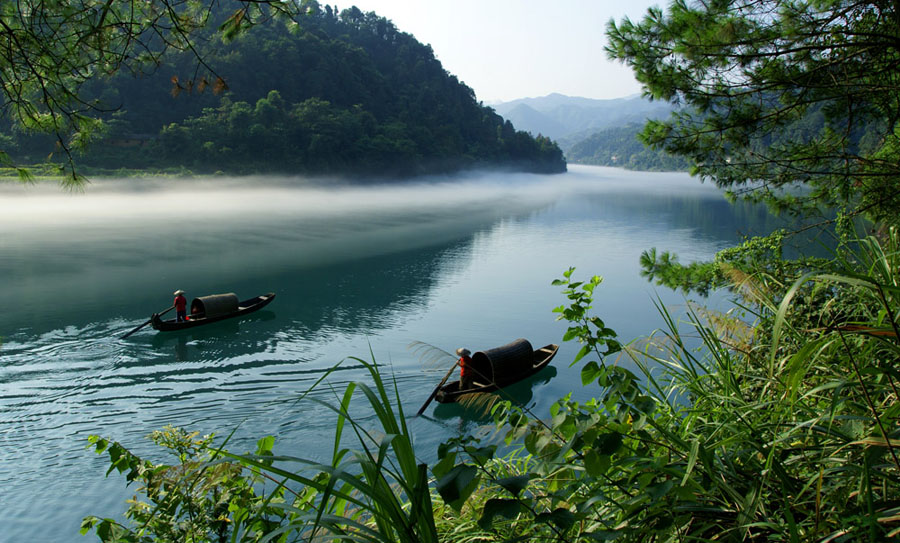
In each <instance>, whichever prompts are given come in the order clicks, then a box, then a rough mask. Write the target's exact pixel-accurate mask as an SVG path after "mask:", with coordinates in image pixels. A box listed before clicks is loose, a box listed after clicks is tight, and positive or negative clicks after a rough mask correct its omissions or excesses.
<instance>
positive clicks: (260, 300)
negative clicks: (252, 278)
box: [150, 292, 275, 332]
mask: <svg viewBox="0 0 900 543" xmlns="http://www.w3.org/2000/svg"><path fill="white" fill-rule="evenodd" d="M274 299H275V293H274V292H270V293H268V294H263V295H262V296H256V297H255V298H250V299H248V300H244V301H241V302H239V301H238V297H237V295H236V294H234V293H233V292H229V293H228V294H214V295H212V296H201V297H199V298H194V300H193V301H192V302H191V311H190V314H189V315H188V320H186V321H181V322H177V321H176V319H167V320H163V319H162V318H160V316H159V314H157V313H154V314H153V316H152V317H150V324H151V325H152V326H153V328H155V329H157V330H159V331H160V332H174V331H176V330H186V329H188V328H194V327H195V326H203V325H204V324H211V323H214V322H218V321H222V320H225V319H231V318H234V317H241V316H243V315H249V314H250V313H253V312H254V311H259V310H260V309H262V308H264V307H265V306H267V305H269V303H270V302H271V301H272V300H274Z"/></svg>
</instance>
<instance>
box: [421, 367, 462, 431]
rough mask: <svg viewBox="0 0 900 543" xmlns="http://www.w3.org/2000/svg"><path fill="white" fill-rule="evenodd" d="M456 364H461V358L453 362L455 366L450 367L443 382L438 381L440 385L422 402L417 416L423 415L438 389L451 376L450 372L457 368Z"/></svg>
mask: <svg viewBox="0 0 900 543" xmlns="http://www.w3.org/2000/svg"><path fill="white" fill-rule="evenodd" d="M456 366H459V360H457V361H456V364H453V367H452V368H450V371H448V372H447V375H445V376H444V378H443V379H441V382H440V383H438V386H436V387H435V388H434V390H432V391H431V396H429V397H428V399H427V400H425V403H423V404H422V407H420V408H419V412H418V413H416V416H417V417H418V416H419V415H421V414H422V412H423V411H425V408H426V407H428V404H430V403H431V400H433V399H434V397H435V396H437V393H438V390H440V389H441V387H442V386H444V383H446V382H447V379H448V378H449V377H450V374H451V373H453V370H455V369H456Z"/></svg>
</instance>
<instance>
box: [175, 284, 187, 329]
mask: <svg viewBox="0 0 900 543" xmlns="http://www.w3.org/2000/svg"><path fill="white" fill-rule="evenodd" d="M174 294H175V301H174V302H172V305H174V306H175V321H176V322H184V321H185V320H186V319H187V298H185V297H184V291H183V290H181V289H178V290H176V291H175V292H174Z"/></svg>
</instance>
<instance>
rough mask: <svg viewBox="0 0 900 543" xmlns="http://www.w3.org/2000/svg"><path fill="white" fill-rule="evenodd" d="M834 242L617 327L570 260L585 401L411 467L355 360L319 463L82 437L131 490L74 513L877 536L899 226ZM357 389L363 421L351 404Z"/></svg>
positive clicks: (215, 532) (582, 535) (271, 450)
mask: <svg viewBox="0 0 900 543" xmlns="http://www.w3.org/2000/svg"><path fill="white" fill-rule="evenodd" d="M845 249H846V251H847V252H846V253H844V256H843V257H842V258H841V259H840V260H841V262H842V265H843V266H845V271H844V272H843V273H841V274H833V273H829V274H815V273H814V274H809V275H806V276H804V277H802V278H800V279H799V280H797V281H795V282H794V283H793V284H792V285H790V287H789V288H788V289H787V290H786V292H784V291H783V290H782V289H780V288H774V289H773V288H772V286H773V285H774V286H776V287H778V286H779V285H778V282H777V281H775V280H774V279H775V278H772V277H767V276H764V275H760V276H757V277H752V278H751V277H747V278H744V280H743V281H742V282H741V283H740V284H739V285H737V286H738V287H739V292H740V293H741V299H742V301H743V304H744V307H745V308H747V309H749V308H752V309H753V311H754V314H753V317H754V318H755V319H756V320H755V321H754V322H752V323H751V322H748V320H747V315H743V316H742V315H739V314H727V315H721V314H714V313H710V312H707V311H705V310H702V309H699V308H698V309H695V310H692V311H690V312H689V315H688V318H687V321H686V322H676V320H675V319H674V318H673V317H671V316H670V315H668V313H666V310H665V308H660V310H661V311H662V312H663V314H664V315H665V316H666V318H667V321H668V323H669V325H668V328H667V329H666V330H664V331H661V332H659V333H658V334H655V335H653V336H650V337H648V338H644V339H643V340H641V341H636V342H632V343H629V344H627V345H622V344H620V343H619V340H618V338H617V337H616V334H615V332H614V331H613V330H611V329H609V328H608V327H607V326H606V325H605V324H604V322H603V321H602V320H601V319H600V318H598V317H597V316H596V315H595V314H594V311H592V307H591V306H592V304H593V294H594V292H595V290H596V289H597V288H600V283H601V279H600V278H599V277H596V276H595V277H592V278H590V279H589V280H586V281H579V280H577V279H576V278H575V277H574V274H573V270H571V269H570V270H569V271H567V272H566V273H565V276H564V278H562V279H560V280H558V281H556V282H555V284H557V285H559V286H561V287H562V288H563V292H564V294H565V297H566V300H567V301H566V303H565V304H564V305H561V306H560V307H559V308H557V309H556V312H557V313H558V314H559V316H560V318H562V319H564V320H566V321H567V322H568V323H569V325H570V327H569V330H568V332H567V333H566V339H567V340H570V341H578V342H580V343H581V344H582V349H581V351H580V352H579V354H578V357H577V359H576V360H575V361H574V362H573V363H578V364H580V366H581V376H582V382H583V385H584V386H587V387H590V388H592V389H593V390H594V394H593V396H594V398H595V399H592V400H589V401H587V402H576V401H573V400H572V399H571V397H570V396H567V397H565V398H561V399H560V400H559V401H558V402H556V403H555V404H554V405H553V406H552V408H551V409H550V412H549V413H541V414H535V413H529V412H527V411H524V410H523V409H522V408H521V407H520V406H516V405H513V404H511V403H509V402H499V403H495V404H494V405H493V407H492V412H493V414H494V418H495V421H496V423H497V428H498V430H499V432H500V436H501V439H495V440H491V441H480V440H479V439H476V438H474V437H472V436H460V437H457V438H453V439H450V440H448V441H447V442H445V443H443V444H442V445H440V447H439V450H438V455H437V461H436V462H435V463H434V464H433V465H431V466H430V467H427V466H426V465H425V464H424V463H423V462H421V461H420V460H419V459H418V457H417V455H416V451H415V450H414V449H413V448H412V445H411V443H412V441H411V436H410V434H409V429H408V427H407V426H406V424H405V415H404V413H405V410H404V406H403V404H402V401H401V399H400V392H399V390H397V389H396V388H395V389H394V390H393V391H392V392H391V393H389V392H388V390H389V388H390V384H386V383H385V382H384V381H383V380H382V375H381V374H380V373H379V369H378V368H377V367H376V366H375V365H374V364H366V366H367V367H368V368H369V371H370V375H371V386H369V385H366V384H362V383H358V384H353V385H350V386H349V387H348V388H347V390H346V391H345V393H344V395H343V396H342V397H341V398H340V401H339V403H338V404H337V405H330V404H327V403H322V402H318V403H319V405H320V407H321V406H325V407H326V408H328V409H330V410H331V412H332V413H333V416H334V417H335V423H336V424H335V428H336V432H335V438H334V443H335V445H334V453H333V456H332V458H331V460H330V461H329V462H323V461H320V460H315V459H301V458H291V457H286V456H280V455H278V454H277V452H276V451H277V445H273V439H272V438H265V439H262V440H261V441H260V443H259V449H258V450H257V451H256V453H255V454H246V455H235V454H231V453H228V452H227V451H225V450H224V449H223V447H222V446H221V445H213V441H212V439H210V438H203V439H197V438H196V437H194V436H190V435H188V434H186V433H184V432H183V431H180V430H176V429H167V430H166V431H164V432H160V433H157V434H155V435H154V440H155V441H156V442H157V443H159V444H161V445H163V446H165V447H167V448H169V449H171V450H172V451H173V452H174V453H175V454H176V458H177V460H178V461H177V462H176V463H174V464H172V465H163V464H151V463H149V462H146V461H144V460H141V459H139V458H137V457H135V456H134V455H132V454H131V453H129V452H128V451H127V450H126V449H124V448H123V447H122V446H121V445H119V444H115V443H109V442H107V441H105V440H102V439H100V438H92V442H93V444H94V446H95V448H96V450H97V452H100V453H108V454H109V457H110V460H111V464H112V467H111V468H110V469H111V470H112V469H114V468H115V469H118V470H119V471H120V472H123V473H125V474H126V479H127V480H129V481H132V480H135V481H138V482H139V483H140V484H142V485H143V487H144V492H145V498H144V499H143V500H138V501H136V502H133V503H132V504H131V506H130V508H129V511H128V514H127V517H128V518H129V519H130V520H131V524H130V525H128V526H126V525H122V524H120V523H119V522H118V521H115V520H113V519H100V518H96V517H89V518H87V519H85V523H84V526H83V531H84V532H87V531H89V530H91V529H93V530H95V531H96V533H97V535H98V536H100V539H101V540H102V541H109V542H111V541H300V540H310V539H316V538H322V539H324V540H332V539H348V540H353V541H458V542H464V541H476V540H477V541H509V540H520V539H521V540H535V541H537V540H555V541H612V540H615V541H634V542H643V541H647V540H651V539H652V540H658V541H707V540H725V541H872V542H874V541H884V540H887V539H890V538H892V537H895V536H896V535H897V534H898V533H900V502H898V496H900V479H898V477H897V473H898V472H900V435H898V434H900V431H898V418H900V407H898V405H900V404H898V402H897V395H898V390H897V386H898V379H900V375H898V373H897V368H896V362H897V360H898V359H900V357H898V354H900V344H898V340H897V338H898V329H900V298H898V296H900V283H898V281H900V272H898V270H900V234H898V232H897V231H893V230H892V231H891V232H890V234H889V235H888V236H886V237H885V238H884V240H883V241H879V240H878V239H876V238H868V239H865V240H861V241H860V242H859V243H858V244H857V245H856V246H855V247H852V248H851V247H846V248H845ZM851 249H852V250H851ZM823 299H824V303H823V304H822V305H821V306H817V304H816V301H823ZM698 345H699V347H698ZM622 357H625V358H626V359H627V360H630V361H631V362H632V363H633V364H634V365H635V366H636V368H637V371H636V372H633V371H629V370H628V369H626V367H627V365H626V364H619V363H618V362H617V361H618V360H621V359H622ZM358 362H361V361H358ZM357 391H358V392H361V393H362V395H363V396H364V397H365V398H366V400H367V403H368V410H367V412H369V411H373V412H374V413H375V414H376V418H377V424H374V425H373V423H372V422H371V420H372V419H371V418H370V417H365V418H367V419H368V421H365V420H363V419H364V417H360V418H359V419H357V418H356V417H355V416H354V412H355V411H354V406H356V408H357V409H359V407H360V406H359V404H354V403H353V402H352V401H351V400H352V398H353V396H354V395H355V393H356V392H357ZM304 401H316V400H311V399H306V400H304ZM348 431H352V432H353V435H355V436H356V438H357V445H356V446H355V447H352V448H351V447H347V448H345V447H346V445H345V443H346V441H344V440H342V437H343V435H344V434H345V433H346V432H348ZM429 469H430V472H431V473H430V475H429V473H428V471H429Z"/></svg>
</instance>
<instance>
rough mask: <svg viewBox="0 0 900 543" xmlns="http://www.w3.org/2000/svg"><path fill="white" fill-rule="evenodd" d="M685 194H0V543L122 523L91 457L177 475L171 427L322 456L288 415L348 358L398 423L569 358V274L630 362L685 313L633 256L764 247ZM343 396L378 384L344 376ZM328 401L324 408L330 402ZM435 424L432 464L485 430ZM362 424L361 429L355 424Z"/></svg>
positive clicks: (550, 392)
mask: <svg viewBox="0 0 900 543" xmlns="http://www.w3.org/2000/svg"><path fill="white" fill-rule="evenodd" d="M772 221H773V219H771V218H768V217H766V215H765V214H764V213H763V212H762V211H760V210H759V209H755V208H750V207H738V208H732V207H731V206H729V205H728V204H727V203H726V202H725V201H724V199H723V198H722V196H721V195H720V194H719V192H718V191H717V190H715V189H714V188H713V187H710V186H709V185H702V184H700V183H699V182H698V181H697V180H695V179H692V178H690V177H688V176H687V175H685V174H660V173H635V172H626V171H622V170H616V169H609V168H593V167H579V166H572V167H571V168H570V171H569V172H568V173H566V174H563V175H555V176H539V175H510V174H469V175H465V176H460V177H454V178H446V179H445V178H441V179H428V180H423V181H422V182H419V183H412V184H404V185H392V186H364V187H359V186H346V187H337V188H335V187H334V186H332V187H331V188H321V187H318V186H316V185H313V184H310V183H308V182H303V181H301V180H290V179H280V180H272V179H241V180H227V179H218V180H215V181H195V180H185V181H172V180H167V181H148V180H127V181H116V182H109V181H95V182H94V183H92V184H90V185H88V186H87V187H86V189H85V191H84V193H81V194H69V193H65V192H62V191H61V190H60V189H58V188H57V187H56V186H47V187H45V186H28V187H23V186H20V185H16V184H9V185H2V186H0V277H2V282H0V307H3V309H4V310H3V312H2V313H0V341H2V344H0V488H2V489H3V490H2V492H0V526H2V527H3V528H2V532H3V535H2V537H0V539H2V540H4V541H28V542H31V543H45V542H46V543H50V542H53V543H60V542H68V541H76V542H77V541H85V540H93V539H94V537H93V536H90V538H88V539H85V538H83V537H81V536H79V535H78V528H79V523H80V520H81V518H82V517H84V516H86V515H89V514H95V515H100V516H117V515H119V514H120V513H121V512H122V511H123V510H124V507H125V504H124V500H125V499H126V498H127V497H130V495H131V492H132V489H130V488H126V487H125V481H124V478H122V477H121V476H118V475H115V474H112V475H110V477H109V478H105V477H104V474H105V472H106V469H107V467H108V463H107V461H106V459H105V457H100V456H98V455H96V454H94V453H92V452H91V451H89V450H86V448H85V447H86V444H87V438H88V436H89V435H91V434H100V435H103V436H106V437H109V438H112V439H114V440H117V441H120V442H122V443H123V444H125V445H126V446H128V447H129V448H131V449H132V450H134V451H135V452H138V453H140V454H145V455H148V456H149V457H151V458H153V459H155V460H158V461H162V460H165V459H166V458H165V456H164V455H162V454H161V453H160V451H158V450H156V449H154V447H153V446H152V445H151V444H150V443H149V441H148V440H147V439H146V437H145V436H146V435H147V434H149V433H150V432H151V431H153V430H156V429H159V428H162V427H163V426H166V425H169V424H172V425H177V426H181V427H184V428H187V429H190V430H197V431H200V432H202V433H210V432H216V433H217V434H218V435H220V436H224V435H226V434H227V433H229V432H230V431H232V430H234V429H235V428H237V430H236V433H235V437H234V438H233V439H232V441H231V442H230V444H229V448H230V449H231V450H233V451H237V452H243V451H247V450H251V449H252V448H253V443H255V441H256V439H257V438H259V437H261V436H263V435H270V434H271V435H274V436H276V438H277V441H276V450H277V451H278V452H280V453H284V454H291V455H297V456H304V457H313V458H324V457H325V455H326V454H327V452H328V449H329V447H330V439H331V437H332V435H333V424H334V417H333V416H332V415H331V414H330V413H328V412H325V411H324V410H323V409H322V408H321V407H319V406H317V405H316V404H315V403H311V402H301V403H298V404H295V403H293V402H292V400H293V399H295V398H296V397H297V396H298V395H300V394H301V393H302V392H304V391H306V390H307V389H308V388H309V387H310V385H311V384H312V383H313V382H314V381H315V380H316V379H318V378H319V377H320V376H321V375H322V373H323V372H325V371H326V370H327V369H328V368H330V367H332V366H333V365H335V364H336V363H338V362H340V361H342V360H344V359H346V358H347V357H354V356H355V357H360V358H364V359H371V358H373V357H374V359H375V360H376V361H377V362H379V363H381V364H385V365H386V373H387V374H389V375H390V374H392V375H393V377H394V378H395V379H396V380H397V383H398V387H399V389H400V391H401V393H402V397H403V400H404V402H405V407H406V409H407V411H412V412H414V411H415V410H416V409H417V408H418V407H419V406H420V405H421V403H422V402H423V401H424V400H425V399H426V397H427V396H428V394H429V392H430V391H431V389H432V388H433V387H434V386H435V384H436V383H437V381H438V380H439V379H440V378H441V376H442V375H443V373H444V371H446V368H447V367H448V366H449V365H450V364H452V362H453V358H451V357H450V356H447V357H446V359H445V360H444V361H443V365H436V364H435V363H434V362H433V361H425V360H423V359H422V358H421V353H420V352H419V351H416V350H413V349H410V347H409V345H410V343H412V342H425V343H427V344H430V345H433V346H435V347H438V348H441V349H444V350H446V351H448V352H452V351H454V350H455V349H456V348H457V347H460V346H466V347H468V348H469V349H471V350H473V351H474V350H478V349H484V348H490V347H494V346H498V345H501V344H504V343H506V342H508V341H511V340H513V339H516V338H518V337H525V338H527V339H529V340H530V341H531V342H532V343H533V344H534V345H535V346H539V345H544V344H546V343H560V340H561V338H562V335H563V331H564V329H565V324H563V323H560V322H557V321H556V320H555V314H554V313H552V311H551V310H552V308H553V307H555V306H558V305H561V304H563V303H564V302H565V301H566V300H565V298H564V296H563V295H562V294H561V293H560V288H559V287H554V286H552V285H551V281H552V280H553V279H556V278H559V277H561V276H562V273H563V271H565V270H566V269H567V268H568V267H569V266H576V267H577V271H576V277H589V276H591V275H594V274H599V275H602V276H603V277H604V278H605V280H604V283H603V285H602V286H601V288H600V289H599V290H598V292H597V296H596V298H597V299H596V303H595V311H596V313H597V314H598V315H599V316H601V317H602V318H603V319H604V320H605V321H606V322H607V324H608V326H610V327H612V328H614V329H615V330H616V331H617V332H618V333H619V335H620V338H621V339H623V340H630V339H632V338H635V337H639V336H642V335H646V334H649V333H650V332H651V331H652V330H653V329H654V328H656V327H658V326H661V319H660V318H659V316H658V314H657V312H656V309H655V308H654V301H655V300H656V297H657V296H658V297H659V298H660V299H661V300H662V301H663V303H665V304H667V305H669V306H672V307H676V308H677V307H679V306H683V305H684V304H685V299H684V297H683V296H682V295H681V294H678V293H673V292H671V291H668V290H665V289H663V288H658V289H657V288H655V287H654V286H653V285H652V284H649V283H647V282H646V280H645V279H643V278H641V277H639V275H638V272H639V263H638V258H639V256H640V253H641V251H642V250H645V249H648V248H650V247H658V248H660V249H667V250H671V251H675V252H677V253H678V254H679V257H680V259H681V261H683V262H687V261H691V260H694V259H701V258H708V257H710V256H712V255H713V254H714V253H715V252H716V251H717V250H719V249H721V248H723V247H725V246H728V245H731V244H733V243H734V242H735V241H736V240H738V239H739V237H740V235H741V234H749V233H754V232H756V231H758V230H764V229H768V228H771V227H772V226H773V223H772ZM175 289H184V290H186V291H187V296H188V298H190V297H192V296H201V295H205V294H213V293H221V292H235V293H237V295H238V296H239V297H241V298H242V299H243V298H249V297H252V296H255V295H257V294H262V293H265V292H268V291H274V292H275V293H276V294H277V297H276V299H275V301H274V302H273V303H272V304H271V305H270V306H269V307H268V308H266V309H265V310H263V311H261V312H259V313H258V314H256V315H254V316H251V317H248V318H245V319H243V320H240V321H227V322H223V323H220V324H216V325H211V326H208V327H204V328H200V329H198V330H197V331H196V332H195V333H188V334H177V333H173V334H163V333H157V332H155V331H153V330H152V329H150V327H149V326H148V327H146V328H144V329H142V330H141V331H139V332H137V333H136V334H134V335H132V336H131V337H129V338H128V339H126V340H122V339H119V336H121V335H122V334H123V333H125V332H127V331H128V330H130V329H132V328H134V327H135V326H137V325H139V324H140V323H141V322H143V321H145V320H146V319H147V318H148V317H149V315H150V313H152V312H154V311H158V310H161V309H165V308H166V307H168V306H169V305H170V304H171V300H172V296H171V293H172V291H174V290H175ZM577 350H578V347H577V346H576V345H569V344H563V345H562V346H561V349H560V352H559V354H558V355H557V357H556V359H555V361H554V364H553V367H552V368H551V369H550V370H549V371H545V373H543V374H541V375H539V376H538V378H537V379H534V380H532V381H530V382H528V383H526V384H525V385H524V386H520V387H519V388H518V390H517V394H518V395H519V396H518V397H519V398H520V399H521V400H522V401H525V402H528V403H529V404H530V405H532V406H534V408H535V409H536V410H537V412H538V413H545V412H546V406H548V405H549V404H550V403H552V401H553V400H554V399H556V398H558V397H560V396H562V395H563V394H565V393H567V392H569V391H572V390H580V389H581V386H580V381H579V379H578V373H577V368H575V369H570V368H569V363H570V361H571V360H572V358H573V356H574V353H575V352H576V351H577ZM342 368H343V369H341V370H339V371H337V372H335V373H334V374H332V376H331V377H330V378H329V382H330V384H331V385H332V386H333V387H334V388H335V389H336V390H337V391H342V390H343V388H344V386H345V384H346V383H347V382H350V381H353V380H357V379H363V378H364V377H365V374H364V373H363V372H362V371H361V370H360V367H359V364H358V363H355V362H353V361H352V360H347V361H345V362H344V363H343V366H342ZM318 394H320V396H321V397H322V398H324V399H330V398H333V392H330V391H329V390H328V389H327V388H322V390H321V392H319V393H318ZM446 407H450V406H441V408H440V409H435V408H434V407H431V408H429V410H428V416H427V417H422V418H417V419H415V420H414V421H413V422H412V427H413V430H414V432H415V436H416V443H417V450H418V451H419V454H420V455H421V457H422V459H423V460H429V459H431V458H433V457H434V455H435V448H436V445H437V443H439V442H440V441H441V440H442V439H443V438H445V437H447V436H449V435H451V434H453V433H455V432H458V431H460V430H461V429H462V430H466V431H473V430H475V429H476V425H477V423H476V422H474V421H471V420H468V419H467V418H466V414H465V412H463V411H461V410H459V409H456V408H450V409H445V408H446ZM361 417H363V418H365V417H366V414H365V412H364V411H363V412H362V415H361Z"/></svg>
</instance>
